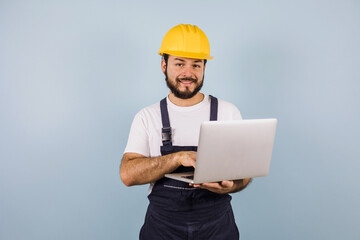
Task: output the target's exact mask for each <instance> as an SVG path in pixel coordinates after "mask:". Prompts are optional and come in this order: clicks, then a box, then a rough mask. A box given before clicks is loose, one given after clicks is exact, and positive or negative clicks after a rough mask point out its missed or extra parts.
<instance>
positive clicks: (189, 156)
mask: <svg viewBox="0 0 360 240" xmlns="http://www.w3.org/2000/svg"><path fill="white" fill-rule="evenodd" d="M174 154H175V159H176V161H177V162H178V163H179V165H182V166H185V167H195V161H196V152H193V151H182V152H177V153H174Z"/></svg>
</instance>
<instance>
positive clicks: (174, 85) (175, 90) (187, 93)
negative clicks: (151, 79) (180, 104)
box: [165, 70, 205, 99]
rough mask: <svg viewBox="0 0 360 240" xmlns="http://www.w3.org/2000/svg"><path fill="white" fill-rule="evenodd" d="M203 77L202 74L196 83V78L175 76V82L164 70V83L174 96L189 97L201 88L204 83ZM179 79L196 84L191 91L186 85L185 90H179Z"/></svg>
mask: <svg viewBox="0 0 360 240" xmlns="http://www.w3.org/2000/svg"><path fill="white" fill-rule="evenodd" d="M204 77H205V74H204V75H203V79H202V81H201V82H200V83H198V82H199V80H198V78H178V77H177V78H175V83H172V82H171V81H170V80H169V78H168V75H167V71H166V70H165V81H166V85H167V86H168V88H169V89H170V91H171V92H172V93H173V94H174V95H175V97H177V98H180V99H189V98H192V97H194V96H195V95H196V94H197V93H198V92H199V91H200V90H201V88H202V86H203V84H204ZM181 80H186V81H192V82H193V83H194V84H196V87H195V89H194V90H193V91H190V89H189V87H186V88H185V91H180V90H179V85H180V81H181Z"/></svg>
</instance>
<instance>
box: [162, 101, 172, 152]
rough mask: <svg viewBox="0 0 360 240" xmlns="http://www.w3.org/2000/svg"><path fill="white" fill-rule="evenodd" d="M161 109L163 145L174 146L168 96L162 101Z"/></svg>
mask: <svg viewBox="0 0 360 240" xmlns="http://www.w3.org/2000/svg"><path fill="white" fill-rule="evenodd" d="M160 110H161V121H162V126H163V127H162V129H161V134H162V142H163V146H164V147H172V142H171V127H170V120H169V113H168V109H167V102H166V98H164V99H163V100H161V101H160Z"/></svg>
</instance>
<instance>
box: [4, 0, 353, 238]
mask: <svg viewBox="0 0 360 240" xmlns="http://www.w3.org/2000/svg"><path fill="white" fill-rule="evenodd" d="M179 23H191V24H196V25H198V26H199V27H200V28H202V29H203V30H204V31H205V33H206V34H207V36H208V38H209V39H210V44H211V53H212V55H213V56H215V59H214V60H211V61H209V63H208V65H207V69H206V76H205V85H204V89H203V90H204V92H205V93H207V94H213V95H215V96H217V97H219V98H222V99H224V100H227V101H230V102H232V103H234V104H235V105H237V106H238V107H239V109H240V110H241V112H242V115H243V117H244V118H266V117H277V118H278V119H279V123H278V131H277V136H276V145H275V149H274V152H273V159H272V166H271V171H270V175H269V176H267V177H265V178H258V179H255V180H254V181H253V183H252V185H251V186H250V187H249V188H248V189H246V190H245V191H243V192H241V193H237V194H234V195H233V207H234V211H235V215H236V221H237V223H238V225H239V228H240V232H241V236H242V239H245V240H262V239H281V240H282V239H284V240H289V239H296V240H297V239H314V240H315V239H327V240H332V239H360V229H359V222H360V207H359V202H360V184H359V183H360V181H359V173H360V157H359V155H360V144H359V143H360V142H359V136H360V127H359V122H360V106H359V103H360V101H359V100H360V97H359V92H360V84H359V80H360V70H359V69H360V57H359V56H360V47H359V42H360V2H359V1H355V0H354V1H350V0H333V1H326V0H317V1H310V0H306V1H301V0H297V1H285V0H283V1H281V0H276V1H266V0H258V1H250V0H244V1H222V2H220V1H189V0H184V1H165V0H164V1H133V3H130V1H128V2H125V1H124V2H122V1H115V0H114V1H76V0H75V1H60V0H59V1H5V0H3V1H1V2H0V114H1V116H0V159H1V161H0V195H1V196H0V239H4V240H12V239H36V240H42V239H44V240H48V239H60V240H63V239H87V240H90V239H136V238H137V236H138V231H139V228H140V227H141V225H142V222H143V218H144V214H145V210H146V206H147V198H146V196H147V186H138V187H132V188H126V187H125V186H124V185H123V184H122V183H121V181H120V178H119V174H118V170H119V164H120V160H121V157H122V152H123V150H124V148H125V145H126V141H127V136H128V132H129V128H130V124H131V121H132V118H133V116H134V114H135V113H136V112H137V111H139V110H140V109H141V108H142V107H145V106H147V105H150V104H152V103H155V102H156V101H159V100H160V99H161V98H163V97H164V96H165V95H166V94H167V92H168V90H167V88H166V85H165V83H164V77H163V75H162V72H161V70H160V57H159V56H158V55H157V54H156V53H157V51H158V49H159V47H160V44H161V41H162V38H163V36H164V35H165V33H166V32H167V31H168V30H169V29H170V28H171V27H173V26H175V25H177V24H179Z"/></svg>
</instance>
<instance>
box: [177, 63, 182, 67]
mask: <svg viewBox="0 0 360 240" xmlns="http://www.w3.org/2000/svg"><path fill="white" fill-rule="evenodd" d="M182 65H183V64H182V63H176V64H175V66H178V67H181V66H182Z"/></svg>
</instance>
